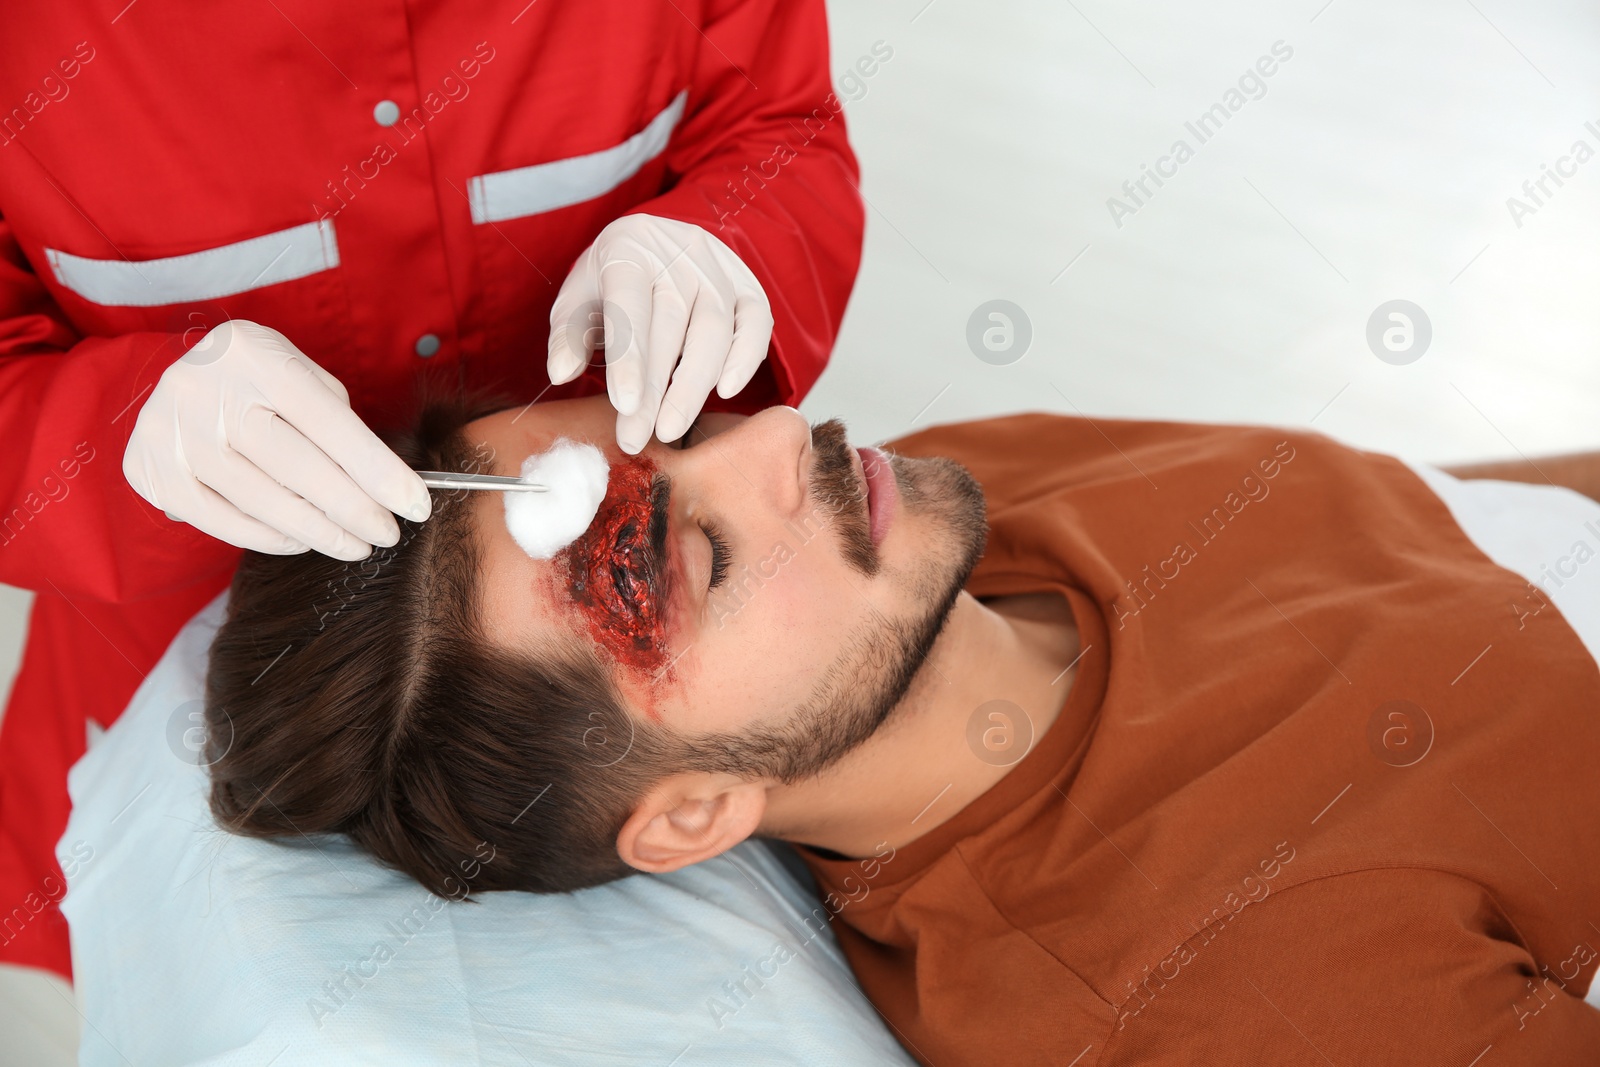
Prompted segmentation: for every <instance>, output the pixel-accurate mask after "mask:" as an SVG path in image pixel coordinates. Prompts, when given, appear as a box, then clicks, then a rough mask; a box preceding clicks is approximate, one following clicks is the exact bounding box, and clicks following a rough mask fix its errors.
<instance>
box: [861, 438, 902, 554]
mask: <svg viewBox="0 0 1600 1067" xmlns="http://www.w3.org/2000/svg"><path fill="white" fill-rule="evenodd" d="M856 455H857V456H859V457H860V459H861V472H862V477H863V478H864V480H865V481H866V484H867V517H868V519H869V520H870V521H871V525H872V544H873V546H874V547H876V546H878V545H881V544H883V538H884V535H885V534H886V533H888V532H889V527H890V525H892V524H893V522H894V519H895V514H896V512H897V511H898V510H899V506H900V487H899V486H898V485H897V484H896V483H895V480H894V471H893V470H892V469H891V468H890V467H889V457H888V456H887V455H885V454H884V453H883V452H882V451H881V450H879V449H876V448H872V447H870V446H869V447H867V448H858V449H856Z"/></svg>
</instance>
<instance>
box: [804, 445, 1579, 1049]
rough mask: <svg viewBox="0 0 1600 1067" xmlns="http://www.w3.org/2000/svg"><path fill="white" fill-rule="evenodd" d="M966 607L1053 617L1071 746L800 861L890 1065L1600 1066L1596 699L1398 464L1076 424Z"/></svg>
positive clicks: (1039, 474)
mask: <svg viewBox="0 0 1600 1067" xmlns="http://www.w3.org/2000/svg"><path fill="white" fill-rule="evenodd" d="M895 447H896V449H897V450H898V451H900V452H902V453H904V454H906V455H915V456H922V455H941V456H950V457H952V458H954V459H956V460H959V461H960V462H962V463H963V464H965V465H966V466H967V467H968V468H970V469H971V470H972V471H973V473H974V474H975V475H976V476H977V477H978V479H979V481H980V482H982V484H983V487H984V492H985V495H986V498H987V501H988V506H989V521H990V526H991V534H990V539H989V546H988V550H987V552H986V554H985V556H984V558H983V561H982V563H981V564H980V565H979V567H978V569H977V571H976V573H975V574H974V575H973V577H972V580H971V581H970V582H969V584H968V590H969V591H970V592H971V593H972V594H974V595H975V596H978V597H980V598H982V597H991V596H1004V595H1010V594H1018V593H1029V592H1039V591H1043V590H1052V589H1054V590H1059V591H1061V592H1062V593H1063V594H1064V595H1065V596H1066V597H1067V599H1068V601H1069V603H1070V605H1071V608H1072V611H1073V615H1074V617H1075V619H1076V622H1077V626H1078V628H1079V630H1080V631H1081V642H1082V646H1083V648H1084V649H1085V654H1084V655H1083V657H1082V659H1081V661H1080V662H1079V664H1078V668H1077V671H1078V673H1077V676H1076V679H1075V682H1074V684H1073V687H1072V689H1071V691H1070V693H1069V695H1068V697H1067V700H1066V705H1065V707H1064V708H1063V709H1062V711H1061V714H1060V717H1059V718H1058V719H1057V721H1056V723H1055V724H1054V726H1053V727H1052V728H1051V729H1050V730H1048V731H1046V732H1045V733H1044V735H1043V736H1041V737H1039V738H1037V739H1036V740H1035V741H1034V743H1033V748H1032V750H1031V751H1030V752H1029V753H1028V754H1027V755H1026V756H1025V757H1024V758H1023V759H1022V760H1021V761H1020V762H1019V763H1018V764H1017V765H1016V766H1015V767H1013V768H1012V770H1011V772H1010V773H1009V774H1008V775H1007V776H1006V777H1005V778H1004V779H1002V780H1001V781H1000V782H999V783H998V784H996V785H995V786H994V787H993V788H992V789H990V790H989V791H988V792H986V793H985V794H983V795H982V796H981V797H979V798H978V799H977V800H975V801H973V802H972V803H971V804H969V805H968V806H967V807H966V808H965V809H963V810H962V811H961V812H960V813H958V814H957V815H956V816H955V817H954V818H952V819H950V820H949V821H948V822H946V823H945V824H943V825H942V826H939V827H937V828H936V829H934V830H933V831H931V832H930V833H928V834H926V835H924V836H923V837H921V838H919V839H918V840H916V841H914V842H912V843H911V844H909V845H907V846H905V847H903V848H900V849H899V850H898V851H897V852H895V851H891V852H887V854H886V856H880V857H874V858H872V859H868V860H856V861H850V860H839V859H826V858H823V857H822V856H821V855H819V854H818V853H816V852H813V851H811V850H806V849H802V850H801V851H802V854H803V855H805V856H806V859H807V862H808V863H809V864H810V865H811V867H812V869H813V871H814V872H815V874H816V875H817V876H818V878H819V880H820V882H821V885H822V888H823V889H824V890H826V891H827V892H828V893H830V894H831V896H830V897H829V900H830V909H836V910H837V912H838V914H837V919H836V922H835V923H834V927H835V929H836V930H837V931H838V934H839V939H840V942H841V943H842V945H843V948H844V951H845V954H846V956H847V957H848V958H849V960H850V963H851V965H852V967H853V968H854V970H855V972H856V975H857V976H858V977H859V979H860V981H861V984H862V986H863V987H864V988H865V990H866V992H867V994H868V996H870V997H871V999H872V1001H873V1002H874V1003H875V1004H876V1005H877V1006H878V1008H879V1009H880V1010H881V1011H882V1013H883V1015H884V1017H885V1018H886V1019H887V1020H888V1021H889V1023H890V1025H891V1026H892V1027H893V1029H894V1031H895V1033H896V1034H897V1036H898V1037H899V1038H900V1040H901V1042H902V1043H903V1044H904V1045H905V1046H906V1048H907V1049H908V1050H910V1051H911V1053H912V1054H913V1055H915V1056H916V1057H917V1058H918V1059H920V1060H921V1061H922V1062H923V1063H926V1064H934V1065H937V1067H957V1065H963V1064H986V1065H987V1064H997V1065H1007V1067H1009V1065H1025V1064H1056V1065H1072V1067H1090V1065H1096V1064H1098V1065H1109V1064H1135V1063H1137V1064H1184V1065H1189V1064H1208V1065H1210V1064H1250V1065H1256V1064H1305V1065H1308V1067H1327V1065H1329V1064H1335V1065H1338V1067H1346V1065H1355V1064H1370V1063H1405V1064H1449V1065H1455V1067H1497V1065H1502V1064H1507V1063H1518V1064H1524V1063H1526V1064H1545V1065H1550V1064H1568V1063H1572V1064H1577V1063H1600V1012H1596V1011H1595V1010H1594V1009H1593V1008H1591V1007H1589V1006H1588V1005H1586V1004H1585V1003H1583V1001H1582V997H1583V996H1584V993H1585V992H1586V990H1587V988H1588V985H1589V981H1590V979H1591V977H1593V975H1594V972H1595V967H1596V958H1597V953H1596V948H1595V946H1600V670H1597V668H1596V664H1595V660H1594V659H1593V658H1592V657H1591V656H1590V655H1589V653H1588V652H1587V651H1586V650H1585V648H1584V646H1583V645H1582V643H1581V641H1580V640H1579V638H1578V636H1577V635H1576V634H1575V633H1574V632H1573V630H1572V628H1571V626H1570V625H1569V624H1568V623H1567V622H1566V621H1565V620H1564V619H1563V618H1562V617H1561V615H1560V613H1559V612H1558V611H1556V610H1554V609H1553V608H1551V609H1548V610H1542V611H1538V612H1530V611H1529V610H1527V607H1526V605H1527V604H1528V602H1529V598H1530V595H1531V593H1530V587H1529V585H1528V584H1527V583H1526V582H1525V581H1524V580H1523V579H1522V578H1520V577H1518V576H1517V575H1515V574H1513V573H1511V572H1509V571H1506V570H1504V569H1502V568H1500V567H1498V566H1496V565H1495V564H1494V563H1492V562H1490V561H1489V560H1488V558H1486V557H1485V556H1484V554H1483V553H1482V552H1480V551H1479V550H1478V549H1477V548H1476V547H1474V546H1473V544H1472V543H1471V542H1470V541H1469V540H1468V539H1467V537H1466V536H1465V535H1464V534H1463V533H1462V531H1461V530H1460V528H1459V527H1458V526H1457V525H1456V524H1455V522H1454V521H1453V520H1452V518H1451V516H1450V514H1449V512H1448V511H1447V510H1446V508H1445V506H1444V504H1443V503H1442V502H1440V500H1439V499H1438V498H1437V497H1436V496H1435V495H1434V494H1433V493H1432V492H1431V491H1430V490H1429V489H1428V488H1427V486H1425V485H1424V484H1423V483H1422V482H1421V481H1420V480H1419V479H1418V478H1417V477H1416V475H1414V474H1413V473H1412V472H1411V471H1410V470H1408V469H1407V468H1406V467H1405V466H1404V465H1403V464H1402V463H1400V462H1399V461H1397V460H1395V459H1393V458H1390V457H1386V456H1381V455H1374V454H1370V453H1365V452H1360V451H1356V450H1354V449H1350V448H1346V447H1344V446H1341V445H1338V444H1336V443H1334V442H1333V441H1331V440H1329V439H1327V438H1325V437H1322V436H1319V435H1316V434H1311V433H1306V432H1303V431H1290V430H1277V429H1268V428H1257V427H1238V426H1205V425H1187V424H1172V423H1156V422H1136V421H1123V420H1111V419H1101V420H1096V421H1095V422H1094V423H1091V422H1089V421H1088V420H1084V419H1076V418H1063V417H1059V416H1053V415H1020V416H1015V417H1011V418H1003V419H995V420H987V421H982V422H972V423H964V424H958V425H953V426H947V427H937V428H934V429H931V430H928V431H925V432H922V433H918V434H916V435H914V436H912V437H909V438H906V439H904V440H902V441H900V442H898V443H897V445H896V446H895Z"/></svg>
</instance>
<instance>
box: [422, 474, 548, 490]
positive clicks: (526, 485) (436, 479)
mask: <svg viewBox="0 0 1600 1067" xmlns="http://www.w3.org/2000/svg"><path fill="white" fill-rule="evenodd" d="M417 473H418V474H419V475H421V476H422V484H423V485H425V486H427V487H428V488H429V489H496V490H499V491H500V492H529V493H547V492H549V491H550V487H549V486H548V485H539V484H538V483H536V482H525V481H523V480H522V479H521V478H510V477H507V476H506V475H503V474H452V473H451V472H450V471H418V472H417Z"/></svg>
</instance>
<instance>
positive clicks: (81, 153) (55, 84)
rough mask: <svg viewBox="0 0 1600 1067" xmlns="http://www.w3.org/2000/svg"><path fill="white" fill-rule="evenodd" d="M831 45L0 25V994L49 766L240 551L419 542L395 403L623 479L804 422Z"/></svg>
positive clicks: (40, 885)
mask: <svg viewBox="0 0 1600 1067" xmlns="http://www.w3.org/2000/svg"><path fill="white" fill-rule="evenodd" d="M827 41H828V38H827V26H826V23H825V18H824V11H823V4H822V0H792V2H783V0H674V2H672V3H659V2H655V3H645V2H628V0H584V2H583V3H573V2H564V0H536V2H532V3H529V2H527V0H511V2H509V3H499V2H495V0H450V2H448V3H446V2H444V0H411V2H392V3H377V2H359V3H346V4H336V5H327V4H318V3H312V2H309V0H274V2H273V3H267V4H252V5H242V6H235V5H227V6H225V7H218V6H212V7H207V6H204V5H202V6H199V7H195V6H191V5H184V6H182V7H174V6H172V5H166V4H159V3H154V2H151V0H145V2H140V0H134V2H132V3H126V4H125V0H112V2H109V3H92V4H91V3H88V2H84V0H60V2H58V3H51V4H34V5H27V6H24V7H21V8H18V9H17V10H16V11H14V12H12V13H11V15H10V16H9V18H8V23H7V31H6V33H5V34H4V35H0V435H3V436H0V440H3V442H4V447H3V448H0V582H4V583H6V584H10V585H15V586H21V587H24V588H28V589H32V590H34V591H35V592H36V593H37V597H36V599H35V601H34V606H33V613H32V616H31V618H30V621H29V632H28V644H27V648H26V651H25V653H24V657H23V663H22V668H21V671H20V673H19V675H18V677H17V680H16V684H15V687H14V690H13V692H12V695H11V701H10V704H9V705H8V706H7V709H6V712H5V717H4V720H3V722H0V962H4V963H11V964H22V965H31V966H35V967H42V968H47V969H49V970H52V971H55V972H57V973H59V974H62V975H70V965H69V954H68V940H67V931H66V925H65V922H64V920H63V919H62V918H61V916H60V913H59V912H58V911H57V909H56V907H55V902H56V901H57V900H58V899H59V898H60V896H61V895H62V893H63V892H64V888H63V884H62V881H61V872H60V870H59V868H58V867H57V865H56V860H55V856H54V848H55V844H56V842H57V840H58V839H59V838H60V836H61V834H62V832H63V830H64V828H65V826H66V820H67V815H68V811H69V804H68V797H67V789H66V772H67V769H68V768H69V767H70V766H71V765H72V763H73V762H74V761H75V760H76V759H77V758H78V756H80V755H81V754H82V752H83V751H84V748H85V744H86V733H87V729H88V724H89V723H90V722H94V723H98V724H100V725H102V726H104V725H109V724H110V723H111V722H112V721H114V720H115V719H116V717H117V715H118V714H119V713H120V712H121V710H122V708H123V707H124V706H126V704H127V703H128V700H129V699H130V697H131V696H132V695H133V691H134V689H135V688H136V687H137V686H138V684H139V682H140V680H141V679H142V678H143V677H144V675H145V673H146V672H147V671H148V670H149V669H150V668H151V667H152V666H153V665H154V663H155V662H156V660H157V659H158V658H159V657H160V655H161V653H162V652H163V651H164V650H165V648H166V646H167V644H168V642H169V641H170V640H171V638H172V636H173V635H174V634H175V633H176V632H177V630H178V628H179V627H181V626H182V625H183V623H184V622H186V621H187V620H188V619H189V618H190V617H191V616H192V615H193V614H194V613H195V612H196V611H198V610H199V609H200V608H201V607H203V606H204V605H205V604H206V603H207V602H208V601H209V600H210V599H211V598H212V597H213V596H215V595H216V594H217V592H218V591H220V590H221V589H223V588H224V587H225V586H226V585H227V582H228V579H229V576H230V574H231V571H232V567H233V564H234V562H235V560H236V559H237V558H238V554H239V551H240V547H241V546H244V547H250V548H254V549H258V550H261V551H268V552H295V551H323V552H327V553H329V554H331V555H336V556H341V557H343V558H350V559H357V558H361V557H363V556H364V555H366V554H367V553H368V552H369V551H370V550H371V546H372V545H374V544H383V543H388V542H389V541H392V540H393V538H394V537H395V536H396V533H397V526H396V524H395V519H394V515H395V514H397V513H398V514H401V515H407V516H408V517H414V516H417V515H421V514H426V508H427V494H426V492H425V491H424V490H423V488H422V486H421V483H420V481H418V480H417V479H416V477H415V475H413V474H412V473H411V472H410V471H409V470H408V469H407V468H406V467H405V465H404V464H402V463H401V462H400V461H399V460H398V459H397V458H396V457H395V456H393V455H392V454H391V453H389V452H388V451H387V450H386V449H385V448H383V447H382V446H381V444H379V443H378V441H377V438H376V436H375V435H374V434H373V432H372V429H370V428H371V427H379V428H381V427H383V426H385V425H387V424H389V423H392V422H395V421H397V420H399V419H401V418H403V416H404V415H405V413H406V412H407V410H408V407H409V405H410V403H411V400H412V397H413V395H414V390H415V387H416V384H417V379H418V378H419V377H434V378H437V379H440V380H442V381H444V382H445V383H447V384H450V385H454V384H461V385H465V386H468V387H487V388H498V389H501V390H504V391H505V392H507V393H509V394H511V395H514V396H526V397H529V398H532V397H542V398H544V399H555V398H558V397H569V396H579V395H585V394H590V393H595V392H598V391H600V390H602V389H605V390H607V391H608V393H609V395H610V397H611V399H612V402H613V403H614V405H615V406H616V408H617V410H618V418H617V437H618V441H619V443H620V444H621V446H622V447H623V448H624V449H626V450H628V451H638V450H639V449H640V448H642V447H643V445H644V442H645V441H646V440H648V438H649V437H650V436H651V435H652V434H654V435H655V436H657V437H659V438H661V439H662V440H672V439H674V438H676V437H678V436H680V435H681V434H682V433H683V432H684V431H685V430H686V429H687V427H688V426H689V424H690V422H691V421H692V420H693V419H694V417H695V416H696V415H698V414H699V413H700V411H702V410H732V411H745V412H748V411H755V410H757V409H759V408H761V407H764V406H767V405H770V404H774V403H786V404H793V403H797V402H798V401H799V400H800V398H801V397H803V396H804V395H805V393H806V392H807V390H808V389H809V388H810V387H811V385H812V383H814V382H815V381H816V378H817V376H818V374H820V373H821V371H822V368H823V366H824V364H825V362H826V359H827V354H828V351H829V349H830V347H831V345H832V343H833V339H834V335H835V333H836V331H837V329H838V325H839V321H840V318H841V316H842V315H843V312H844V306H845V301H846V299H847V297H848V296H849V293H850V289H851V286H852V284H853V282H854V279H855V273H856V268H857V265H858V262H859V256H860V249H861V234H862V224H863V219H862V209H861V201H860V198H859V196H858V194H857V191H856V179H857V168H856V162H855V158H854V156H853V155H852V153H851V151H850V148H849V144H848V142H847V140H846V136H845V125H844V117H843V115H842V114H841V112H840V104H839V101H838V99H837V98H836V97H835V96H834V94H833V92H832V91H831V88H830V79H829V73H828V68H827V64H828V43H827ZM602 331H603V333H602ZM602 335H603V336H604V338H605V340H606V345H605V349H604V357H603V358H602V357H601V356H600V354H598V353H596V352H594V351H591V349H593V347H594V345H595V344H596V342H597V341H598V340H599V338H600V337H601V336H602ZM129 799H130V801H131V802H132V803H137V798H129Z"/></svg>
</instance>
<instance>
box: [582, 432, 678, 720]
mask: <svg viewBox="0 0 1600 1067" xmlns="http://www.w3.org/2000/svg"><path fill="white" fill-rule="evenodd" d="M655 474H656V466H655V464H654V463H652V462H651V461H650V460H648V459H646V458H644V457H643V456H630V457H628V459H627V460H625V461H624V462H621V463H617V464H613V465H612V467H611V475H610V478H609V479H608V482H607V485H606V495H605V499H604V500H602V501H601V502H600V510H599V511H598V512H596V513H595V517H594V521H593V522H591V523H590V524H589V528H588V529H587V530H586V531H584V533H583V535H582V536H581V537H579V538H578V539H577V540H576V541H574V542H572V544H570V545H568V546H567V547H566V548H564V549H562V550H561V551H560V552H559V553H557V555H556V559H555V562H556V566H557V568H558V572H559V575H560V577H561V578H564V579H565V580H566V586H567V591H568V595H569V596H570V597H571V598H572V601H573V603H574V604H576V605H577V607H578V610H579V613H580V614H581V615H582V616H583V618H584V621H585V623H586V625H587V626H588V629H589V633H590V636H592V637H593V638H594V639H595V641H597V642H598V643H599V644H600V645H601V646H603V647H604V648H605V649H607V650H608V651H609V652H610V653H611V654H612V655H613V656H614V657H615V658H616V660H617V662H618V663H621V664H623V665H624V666H626V667H630V668H632V669H634V670H636V671H639V672H641V673H648V674H651V675H654V674H655V673H657V672H660V671H662V670H663V668H665V667H667V665H668V662H669V659H670V656H669V654H668V649H667V635H666V630H667V625H666V623H667V620H666V608H667V605H668V604H669V603H670V602H671V597H670V592H669V582H670V578H669V575H670V573H671V567H670V566H669V565H668V562H667V560H666V559H662V560H660V561H659V562H660V564H661V571H660V572H659V573H657V574H655V575H654V576H652V575H650V574H649V573H648V572H649V562H648V557H649V554H650V553H649V547H648V546H649V543H650V489H651V481H652V480H653V479H654V477H655ZM669 554H670V549H669ZM652 717H654V714H653V712H652Z"/></svg>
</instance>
